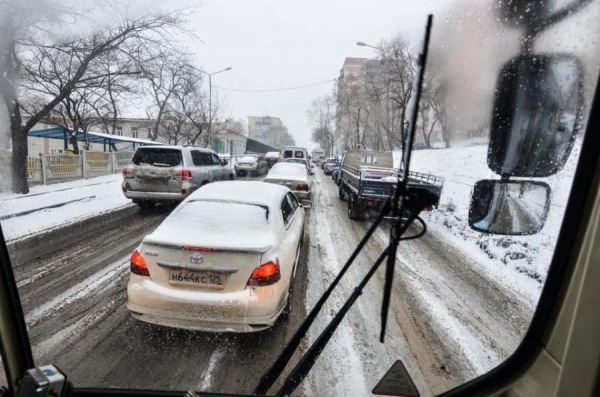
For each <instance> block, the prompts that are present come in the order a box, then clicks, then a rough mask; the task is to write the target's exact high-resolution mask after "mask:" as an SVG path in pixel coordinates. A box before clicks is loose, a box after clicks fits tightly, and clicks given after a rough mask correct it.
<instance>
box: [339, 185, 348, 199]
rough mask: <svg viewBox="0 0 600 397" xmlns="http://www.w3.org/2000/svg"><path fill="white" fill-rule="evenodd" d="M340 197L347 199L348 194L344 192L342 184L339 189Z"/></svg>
mask: <svg viewBox="0 0 600 397" xmlns="http://www.w3.org/2000/svg"><path fill="white" fill-rule="evenodd" d="M338 197H339V198H340V200H342V201H346V194H345V193H344V189H342V187H341V186H340V188H339V189H338Z"/></svg>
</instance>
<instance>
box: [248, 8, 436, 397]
mask: <svg viewBox="0 0 600 397" xmlns="http://www.w3.org/2000/svg"><path fill="white" fill-rule="evenodd" d="M432 22H433V16H432V15H429V16H428V18H427V26H426V29H425V39H424V42H423V47H424V49H423V52H422V53H421V59H420V65H419V66H420V67H421V68H420V70H419V74H418V79H417V80H415V85H416V90H415V101H414V103H413V105H414V107H413V109H412V110H413V111H412V112H411V115H412V120H411V122H412V123H411V126H410V130H409V132H408V133H409V136H408V137H407V138H408V139H407V141H406V144H405V146H404V150H405V153H404V156H403V161H404V167H403V168H404V170H405V172H404V175H403V177H402V178H398V182H397V183H396V191H395V192H394V198H393V199H394V202H393V205H394V214H397V215H402V214H404V212H405V211H404V206H405V205H406V200H405V197H404V196H405V195H406V192H407V186H408V184H407V179H408V178H407V177H406V175H408V172H409V164H410V152H411V150H412V142H413V140H414V134H415V125H416V117H417V114H418V104H419V99H420V95H421V88H422V82H423V74H424V70H425V59H426V56H427V49H428V46H429V37H430V33H431V25H432ZM411 204H412V207H414V208H413V210H412V211H410V216H409V218H408V219H407V220H406V222H402V217H401V216H395V217H393V225H392V232H391V233H390V239H394V241H390V244H389V245H388V247H387V248H386V249H385V251H384V252H383V253H382V254H381V256H380V257H379V258H378V259H377V261H376V262H375V264H374V265H373V266H372V267H371V269H370V270H369V272H368V273H367V275H366V276H365V278H364V279H363V280H362V281H361V283H360V284H359V286H358V287H357V288H356V289H355V290H354V293H353V294H352V295H351V296H350V297H349V298H348V300H347V301H346V303H344V305H343V306H342V309H340V311H339V312H338V314H337V315H336V316H335V317H334V319H333V320H331V322H330V323H329V324H328V326H327V327H326V328H325V330H324V331H323V332H322V333H321V335H320V336H319V338H318V339H317V340H316V341H315V343H313V344H312V345H311V347H310V348H309V349H308V351H307V352H306V353H305V354H304V355H303V356H302V358H301V359H300V362H299V363H298V364H297V365H296V367H294V369H293V370H292V372H291V373H290V375H288V377H287V378H286V379H285V381H284V384H283V386H282V387H281V388H280V389H279V391H278V392H277V395H278V396H281V395H289V394H291V393H292V392H293V391H294V390H295V388H296V387H297V386H298V385H299V384H300V382H302V380H303V379H304V377H305V376H306V375H307V374H308V372H309V371H310V370H311V368H312V366H313V364H314V363H315V361H316V360H317V358H318V357H319V355H320V354H321V352H322V351H323V349H324V348H325V346H326V345H327V343H328V342H329V339H330V338H331V336H332V335H333V333H334V332H335V330H336V329H337V327H338V325H339V324H340V322H341V320H342V319H343V318H344V316H345V315H346V313H347V312H348V310H349V309H350V307H352V305H353V304H354V302H355V301H356V299H358V297H359V296H360V294H361V293H362V289H363V288H364V286H365V285H366V284H367V283H368V281H369V280H370V278H371V277H372V275H373V274H374V273H375V271H376V270H377V269H378V268H379V265H380V264H381V263H382V262H383V260H384V259H385V258H386V257H387V258H388V266H387V272H386V283H385V290H384V299H383V305H382V332H381V335H382V337H381V338H380V339H381V341H382V342H383V335H384V334H385V325H386V321H387V309H388V307H389V294H390V292H391V281H392V279H393V274H394V265H395V262H396V249H397V245H398V241H400V240H401V236H402V234H403V233H404V232H405V231H406V229H408V227H409V226H410V225H411V224H412V222H413V221H414V220H415V219H417V218H418V215H419V212H420V211H421V208H418V206H415V203H411ZM427 205H429V204H427ZM389 208H390V199H389V198H388V200H386V202H385V205H384V208H383V209H382V211H381V213H380V214H379V216H378V217H377V219H376V221H375V222H374V223H373V225H371V227H370V228H369V230H368V231H367V233H366V234H365V236H364V237H363V239H362V240H361V241H360V243H359V244H358V246H357V247H356V249H355V250H354V252H353V253H352V255H351V257H350V258H349V259H348V261H347V262H346V264H345V265H344V267H343V268H342V270H341V271H340V273H339V274H338V276H337V277H336V278H335V280H334V281H333V282H332V284H331V285H330V286H329V288H328V289H327V290H326V291H325V293H324V294H323V295H322V296H321V298H320V299H319V301H318V302H317V304H316V305H315V307H314V308H313V309H312V310H311V312H310V313H309V315H308V316H307V317H306V319H305V320H304V321H303V322H302V324H300V327H299V328H298V330H297V331H296V332H295V334H294V336H293V337H292V339H291V340H290V341H289V342H288V344H287V345H286V346H285V348H284V349H283V351H282V352H281V354H280V355H279V356H278V357H277V360H276V361H275V363H274V364H273V366H271V368H270V369H269V370H268V371H267V372H266V373H265V375H263V377H262V378H261V380H260V381H259V384H258V385H257V387H256V388H255V389H254V391H253V394H261V395H262V394H266V393H267V391H268V390H269V388H270V387H271V386H272V385H273V383H274V382H275V380H277V378H278V377H279V375H281V373H282V372H283V370H284V369H285V366H286V365H287V363H288V362H289V360H290V359H291V357H292V355H293V354H294V352H295V351H296V349H297V348H298V346H299V345H300V341H301V340H302V338H303V337H304V336H305V335H306V333H307V332H308V329H309V328H310V325H311V324H312V323H313V321H314V320H315V317H316V316H317V314H318V312H319V310H320V309H321V308H322V307H323V305H324V304H325V301H326V300H327V298H328V297H329V296H330V295H331V292H332V291H333V289H334V288H335V286H336V285H337V284H338V283H339V280H340V279H341V277H342V276H343V275H344V274H345V273H346V271H347V270H348V268H349V267H350V265H351V264H352V262H353V261H354V259H355V258H356V256H358V254H359V253H360V251H361V250H362V248H363V247H364V245H365V244H366V243H367V241H368V240H369V238H370V237H371V235H372V234H373V232H374V231H375V229H376V228H377V226H379V224H380V223H381V221H382V220H383V218H384V216H385V215H386V214H387V212H388V210H389ZM421 222H422V221H421ZM422 223H423V222H422ZM419 236H420V235H419ZM410 238H416V236H411V237H410ZM407 239H408V238H407ZM392 249H393V250H392ZM390 257H392V258H391V259H390ZM390 262H391V269H390V265H389V264H390ZM386 302H387V303H386ZM384 313H385V316H384Z"/></svg>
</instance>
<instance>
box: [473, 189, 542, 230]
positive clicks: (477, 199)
mask: <svg viewBox="0 0 600 397" xmlns="http://www.w3.org/2000/svg"><path fill="white" fill-rule="evenodd" d="M549 209H550V187H549V186H548V184H546V183H544V182H534V181H497V180H490V179H485V180H481V181H478V182H477V183H476V184H475V186H474V188H473V194H472V196H471V204H470V206H469V226H471V228H472V229H475V230H477V231H480V232H484V233H491V234H505V235H530V234H535V233H537V232H539V231H540V230H541V229H542V227H543V226H544V222H545V221H546V217H547V216H548V210H549Z"/></svg>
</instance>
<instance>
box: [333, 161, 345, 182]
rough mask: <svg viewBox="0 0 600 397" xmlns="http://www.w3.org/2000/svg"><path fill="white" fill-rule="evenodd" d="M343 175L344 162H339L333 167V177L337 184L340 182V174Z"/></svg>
mask: <svg viewBox="0 0 600 397" xmlns="http://www.w3.org/2000/svg"><path fill="white" fill-rule="evenodd" d="M341 175H342V164H341V162H340V163H337V164H336V165H335V167H333V168H332V169H331V179H333V181H334V182H335V184H336V185H339V184H340V176H341Z"/></svg>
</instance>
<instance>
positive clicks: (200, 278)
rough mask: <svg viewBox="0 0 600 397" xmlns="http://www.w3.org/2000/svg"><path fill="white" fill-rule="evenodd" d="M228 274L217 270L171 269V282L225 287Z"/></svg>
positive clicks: (218, 287)
mask: <svg viewBox="0 0 600 397" xmlns="http://www.w3.org/2000/svg"><path fill="white" fill-rule="evenodd" d="M226 277H227V275H226V274H223V273H216V272H193V271H190V270H170V271H169V283H170V284H179V285H193V286H197V287H211V288H217V289H223V288H225V280H226Z"/></svg>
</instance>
